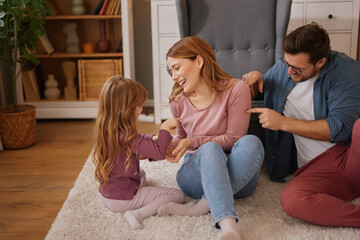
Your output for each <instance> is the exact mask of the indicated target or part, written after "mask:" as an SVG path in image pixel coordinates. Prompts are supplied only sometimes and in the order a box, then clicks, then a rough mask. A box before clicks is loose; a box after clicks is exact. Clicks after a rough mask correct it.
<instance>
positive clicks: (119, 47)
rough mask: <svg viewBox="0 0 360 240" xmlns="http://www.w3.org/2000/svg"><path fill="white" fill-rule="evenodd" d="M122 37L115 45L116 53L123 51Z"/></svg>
mask: <svg viewBox="0 0 360 240" xmlns="http://www.w3.org/2000/svg"><path fill="white" fill-rule="evenodd" d="M121 46H122V38H121V39H120V41H119V42H118V43H117V44H116V46H115V48H114V51H113V52H114V53H116V52H119V51H121V50H122V49H121V48H122V47H121Z"/></svg>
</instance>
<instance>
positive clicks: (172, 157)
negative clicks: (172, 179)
mask: <svg viewBox="0 0 360 240" xmlns="http://www.w3.org/2000/svg"><path fill="white" fill-rule="evenodd" d="M189 146H190V138H184V139H182V140H181V141H180V142H179V144H178V145H177V146H176V148H175V149H174V150H173V151H172V152H171V154H167V155H166V160H168V161H169V162H172V163H177V162H179V160H180V158H181V157H182V156H183V155H184V153H185V151H186V150H187V149H188V147H189Z"/></svg>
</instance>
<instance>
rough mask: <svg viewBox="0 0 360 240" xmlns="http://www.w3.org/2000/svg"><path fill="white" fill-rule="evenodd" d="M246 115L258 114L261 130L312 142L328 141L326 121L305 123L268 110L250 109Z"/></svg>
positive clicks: (328, 133) (328, 134)
mask: <svg viewBox="0 0 360 240" xmlns="http://www.w3.org/2000/svg"><path fill="white" fill-rule="evenodd" d="M247 113H259V114H260V115H259V122H260V124H261V126H262V127H263V128H267V129H270V130H281V131H284V132H289V133H292V134H296V135H299V136H302V137H305V138H310V139H313V140H319V141H330V128H329V125H328V123H327V122H326V119H320V120H313V121H307V120H300V119H293V118H287V117H285V116H283V115H281V114H280V113H278V112H276V111H275V110H272V109H269V108H251V109H249V110H247Z"/></svg>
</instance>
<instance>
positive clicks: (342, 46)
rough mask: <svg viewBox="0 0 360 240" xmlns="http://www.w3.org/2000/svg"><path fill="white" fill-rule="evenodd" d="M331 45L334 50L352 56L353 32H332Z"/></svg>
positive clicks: (330, 35)
mask: <svg viewBox="0 0 360 240" xmlns="http://www.w3.org/2000/svg"><path fill="white" fill-rule="evenodd" d="M329 37H330V46H331V48H332V49H333V50H336V51H339V52H344V53H346V55H348V56H351V33H330V34H329Z"/></svg>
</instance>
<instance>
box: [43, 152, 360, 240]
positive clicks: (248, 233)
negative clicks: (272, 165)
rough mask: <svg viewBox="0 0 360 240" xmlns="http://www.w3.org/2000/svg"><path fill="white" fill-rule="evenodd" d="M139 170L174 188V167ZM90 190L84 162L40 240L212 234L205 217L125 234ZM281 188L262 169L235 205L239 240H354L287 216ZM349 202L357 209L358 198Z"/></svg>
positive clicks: (156, 223)
mask: <svg viewBox="0 0 360 240" xmlns="http://www.w3.org/2000/svg"><path fill="white" fill-rule="evenodd" d="M142 167H143V168H144V169H145V171H146V174H147V180H148V185H158V186H165V187H174V188H178V186H177V183H176V180H175V176H176V171H177V170H178V168H179V167H180V163H178V164H172V163H169V162H167V161H159V162H148V161H142ZM214 180H215V181H216V179H214ZM96 186H97V183H96V181H95V179H94V165H93V163H92V162H91V159H90V158H89V159H88V160H87V161H86V163H85V165H84V167H83V170H82V171H81V173H80V175H79V176H78V178H77V180H76V182H75V184H74V187H73V188H72V189H71V191H70V192H69V196H68V198H67V200H66V201H65V203H64V205H63V207H62V209H61V210H60V212H59V214H58V216H57V217H56V219H55V221H54V223H53V225H52V227H51V229H50V231H49V232H48V234H47V236H46V238H45V239H46V240H59V239H62V240H63V239H71V240H73V239H76V240H78V239H86V240H92V239H109V240H111V239H118V240H190V239H194V240H211V239H215V238H216V236H217V234H218V230H216V229H215V228H214V227H213V223H212V220H211V216H210V214H206V215H204V216H200V217H188V216H166V217H158V216H152V217H150V218H147V219H145V220H144V229H142V230H138V231H134V230H131V229H130V227H129V226H128V224H127V222H126V221H125V220H124V218H123V214H121V213H114V212H111V211H110V210H108V209H107V208H105V207H104V206H102V204H101V202H100V197H99V193H98V190H97V187H96ZM284 186H285V185H284V184H281V183H274V182H271V181H270V180H269V178H268V176H267V173H266V172H265V170H264V169H262V172H261V176H260V180H259V185H258V187H257V189H256V191H255V192H254V194H253V195H252V196H250V197H248V198H246V199H240V200H235V202H236V210H237V212H238V215H239V216H240V220H239V226H240V228H241V230H242V233H243V239H249V240H258V239H259V240H262V239H264V240H265V239H266V240H268V239H284V240H285V239H291V240H293V239H307V240H308V239H316V240H317V239H326V240H330V239H360V229H356V228H340V227H335V228H334V227H320V226H315V225H311V224H308V223H306V222H303V221H300V220H296V219H293V218H291V217H289V216H287V215H286V214H285V213H284V212H283V210H282V208H281V206H280V201H279V199H280V193H281V190H282V188H283V187H284ZM186 200H189V199H186ZM353 202H354V203H355V204H357V205H360V198H358V199H356V200H355V201H353Z"/></svg>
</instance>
